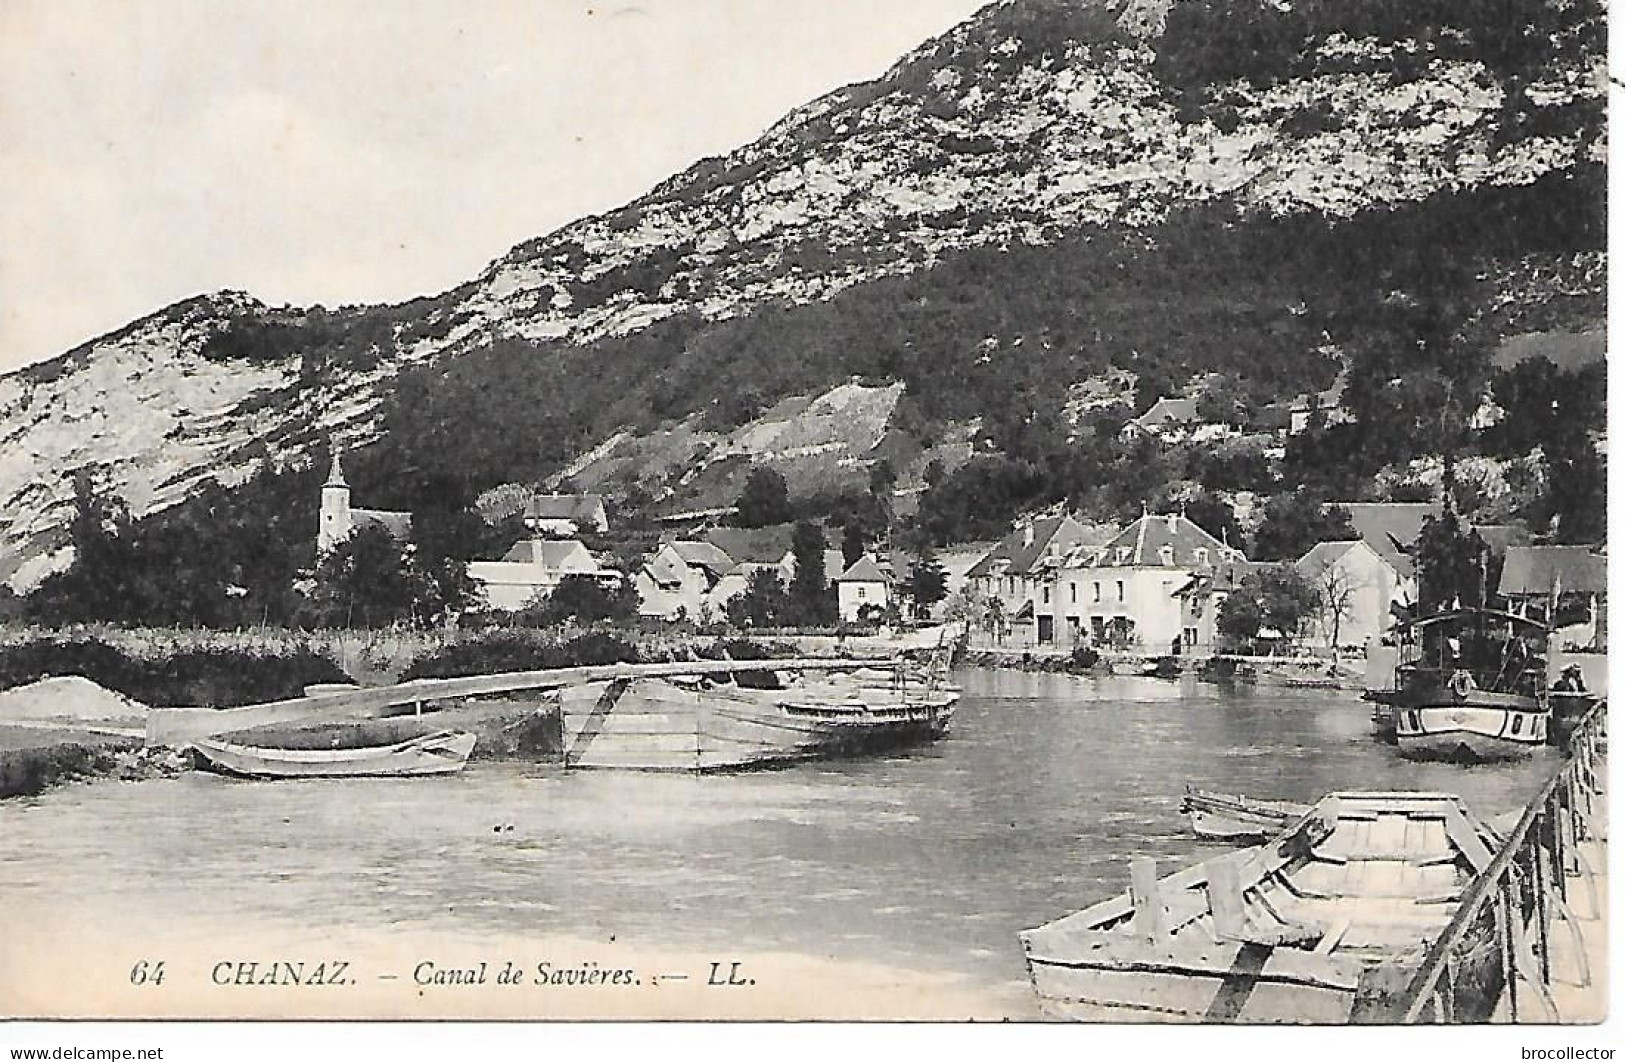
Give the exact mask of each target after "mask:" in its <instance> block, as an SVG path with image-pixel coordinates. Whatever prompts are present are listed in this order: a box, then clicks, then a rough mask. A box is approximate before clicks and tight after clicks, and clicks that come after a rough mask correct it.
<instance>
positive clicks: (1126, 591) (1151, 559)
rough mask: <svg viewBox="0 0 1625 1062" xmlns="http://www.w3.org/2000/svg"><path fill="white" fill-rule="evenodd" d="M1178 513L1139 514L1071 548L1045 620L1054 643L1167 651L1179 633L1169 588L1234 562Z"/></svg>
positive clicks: (1233, 553)
mask: <svg viewBox="0 0 1625 1062" xmlns="http://www.w3.org/2000/svg"><path fill="white" fill-rule="evenodd" d="M1245 559H1246V558H1245V557H1243V555H1242V553H1241V551H1240V550H1238V549H1235V548H1233V547H1231V546H1229V545H1227V544H1226V543H1224V542H1221V541H1220V540H1219V539H1217V538H1214V537H1213V536H1212V535H1210V534H1208V533H1207V532H1206V531H1204V530H1203V529H1202V528H1200V527H1198V526H1197V525H1196V524H1195V523H1194V522H1192V521H1191V520H1190V519H1189V518H1188V517H1186V516H1185V515H1184V514H1183V513H1167V514H1164V515H1156V516H1153V515H1151V514H1149V513H1143V512H1142V514H1141V515H1140V518H1139V519H1138V520H1136V521H1134V523H1132V524H1130V525H1129V526H1128V527H1126V528H1124V529H1123V530H1122V531H1121V532H1120V533H1118V534H1117V535H1116V536H1115V537H1113V538H1111V539H1109V540H1108V541H1107V542H1106V543H1105V544H1104V545H1101V546H1098V547H1096V548H1095V549H1092V550H1078V551H1074V553H1073V554H1072V555H1070V556H1068V557H1067V558H1065V559H1064V560H1063V561H1062V563H1061V564H1060V565H1059V567H1058V569H1057V571H1056V573H1055V575H1056V577H1055V585H1054V591H1055V594H1054V596H1055V601H1054V604H1053V606H1052V608H1053V616H1054V620H1053V626H1054V629H1055V630H1056V631H1057V632H1058V640H1059V641H1060V642H1061V644H1064V645H1065V644H1078V643H1080V642H1088V643H1091V644H1094V645H1099V646H1113V647H1118V648H1129V647H1134V648H1142V649H1146V650H1149V651H1153V652H1157V653H1165V652H1175V651H1177V646H1178V645H1179V644H1180V643H1181V642H1182V640H1183V637H1184V627H1185V624H1184V616H1183V613H1182V601H1181V599H1180V598H1178V597H1176V596H1175V594H1176V593H1177V592H1178V591H1179V590H1181V589H1183V588H1184V587H1185V586H1186V585H1187V584H1188V583H1189V582H1190V581H1191V578H1192V576H1194V575H1195V574H1196V573H1198V572H1201V571H1205V570H1209V569H1211V568H1213V567H1214V566H1216V565H1218V564H1221V563H1226V562H1235V561H1242V560H1245Z"/></svg>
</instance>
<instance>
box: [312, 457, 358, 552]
mask: <svg viewBox="0 0 1625 1062" xmlns="http://www.w3.org/2000/svg"><path fill="white" fill-rule="evenodd" d="M349 537H350V485H349V484H348V483H346V482H344V469H342V468H340V467H339V451H338V447H337V446H335V447H333V467H332V468H331V469H329V470H328V473H327V482H326V483H323V484H322V517H321V524H320V525H319V526H318V527H317V529H316V555H317V556H318V557H319V556H321V555H322V554H324V553H326V552H327V551H328V550H330V549H332V548H333V547H334V546H336V545H338V544H339V543H340V542H343V541H344V540H345V539H347V538H349Z"/></svg>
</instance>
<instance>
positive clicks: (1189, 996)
mask: <svg viewBox="0 0 1625 1062" xmlns="http://www.w3.org/2000/svg"><path fill="white" fill-rule="evenodd" d="M1494 840H1495V839H1494V835H1493V834H1491V833H1490V832H1489V830H1488V828H1487V827H1485V826H1484V825H1483V824H1482V823H1480V822H1479V821H1478V820H1477V819H1475V818H1474V817H1473V815H1472V814H1471V812H1469V811H1468V809H1467V808H1466V806H1465V805H1464V804H1463V803H1462V801H1461V798H1460V797H1457V796H1453V795H1450V794H1444V793H1335V794H1332V795H1330V796H1327V797H1325V798H1323V799H1322V800H1321V801H1319V802H1318V803H1317V804H1315V805H1314V807H1313V808H1312V809H1311V810H1310V811H1309V812H1308V813H1307V814H1305V815H1303V816H1302V817H1300V818H1299V819H1297V820H1296V821H1295V822H1294V823H1293V824H1292V825H1291V826H1289V827H1288V828H1287V829H1286V830H1284V831H1282V832H1281V833H1280V834H1278V835H1276V836H1275V838H1274V839H1273V840H1272V841H1271V842H1270V843H1268V844H1266V845H1262V846H1259V847H1255V848H1248V849H1243V850H1242V851H1240V852H1235V853H1228V854H1226V855H1223V856H1220V857H1218V858H1215V859H1210V860H1207V861H1205V862H1202V863H1198V864H1196V865H1195V866H1191V867H1188V868H1186V869H1185V870H1182V871H1180V872H1178V873H1176V874H1173V875H1170V876H1168V877H1164V878H1161V879H1160V880H1159V878H1158V875H1157V871H1156V865H1155V861H1154V860H1151V859H1149V858H1139V859H1136V860H1134V861H1133V862H1132V863H1131V865H1130V871H1131V878H1132V887H1131V888H1130V890H1129V891H1128V892H1127V893H1124V894H1123V895H1121V896H1118V897H1116V898H1115V899H1110V900H1106V901H1104V902H1101V903H1097V904H1095V905H1094V906H1092V907H1089V908H1087V909H1085V910H1082V911H1079V912H1077V913H1076V914H1072V915H1068V916H1066V917H1065V918H1062V919H1059V920H1058V921H1055V922H1051V923H1050V924H1048V925H1045V926H1042V927H1040V928H1038V929H1032V930H1028V931H1027V932H1025V933H1023V934H1021V942H1022V946H1023V949H1024V950H1025V953H1026V958H1027V967H1028V971H1029V974H1030V976H1031V979H1032V983H1033V988H1034V989H1035V990H1036V992H1037V994H1038V998H1039V1004H1040V1006H1041V1007H1042V1009H1043V1010H1044V1012H1045V1013H1046V1014H1047V1015H1049V1016H1051V1017H1058V1018H1069V1019H1073V1020H1079V1021H1129V1022H1143V1021H1163V1022H1238V1023H1277V1024H1279V1023H1286V1024H1341V1023H1351V1022H1363V1021H1373V1020H1379V1019H1380V1018H1381V1017H1382V1015H1384V1014H1386V1013H1387V1010H1386V1003H1387V1001H1388V998H1389V997H1390V996H1391V994H1392V993H1393V992H1394V991H1395V990H1396V988H1397V987H1398V986H1402V985H1403V984H1404V983H1405V982H1406V980H1407V978H1408V977H1409V975H1410V974H1411V973H1412V972H1414V970H1415V969H1417V968H1418V967H1419V965H1420V963H1421V962H1422V959H1423V957H1424V954H1425V952H1426V949H1427V948H1428V946H1429V945H1430V944H1431V943H1432V942H1433V941H1434V940H1435V939H1437V938H1438V937H1439V935H1440V934H1441V933H1442V932H1443V931H1444V929H1445V927H1446V926H1448V925H1449V924H1450V921H1451V918H1452V917H1453V916H1454V914H1455V912H1456V909H1457V906H1458V905H1459V903H1460V901H1461V897H1462V894H1463V892H1464V890H1465V889H1466V888H1467V887H1468V886H1469V885H1470V884H1471V882H1472V881H1473V879H1474V877H1475V876H1476V875H1478V874H1480V873H1482V872H1483V871H1484V870H1485V869H1486V868H1487V867H1488V866H1489V865H1490V862H1491V860H1492V858H1493V851H1492V848H1493V845H1494ZM1486 918H1487V919H1488V920H1487V921H1486V924H1485V925H1484V926H1483V927H1482V934H1481V936H1482V940H1481V941H1480V940H1477V939H1476V938H1475V941H1474V943H1473V946H1472V947H1469V948H1467V949H1464V951H1463V953H1462V954H1463V959H1462V965H1461V968H1460V975H1461V976H1460V980H1459V982H1458V983H1459V985H1461V986H1462V987H1461V991H1460V996H1459V998H1458V1003H1459V1004H1460V1006H1461V1008H1462V1011H1463V1012H1465V1013H1473V1014H1481V1016H1480V1017H1478V1019H1477V1020H1484V1019H1485V1018H1487V1017H1488V1015H1489V1012H1490V1009H1491V1008H1492V1007H1493V1005H1494V1001H1495V999H1496V997H1497V995H1498V994H1499V991H1500V984H1499V982H1498V978H1499V973H1498V971H1499V965H1498V958H1499V956H1498V955H1497V954H1496V952H1495V948H1494V946H1493V928H1494V927H1493V918H1492V917H1490V913H1489V912H1486ZM1468 1020H1472V1019H1468Z"/></svg>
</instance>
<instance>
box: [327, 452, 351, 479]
mask: <svg viewBox="0 0 1625 1062" xmlns="http://www.w3.org/2000/svg"><path fill="white" fill-rule="evenodd" d="M322 486H324V487H348V486H349V484H348V483H346V482H344V469H343V468H341V467H339V448H338V447H337V446H335V447H333V467H332V468H330V469H328V471H327V482H326V483H323V484H322Z"/></svg>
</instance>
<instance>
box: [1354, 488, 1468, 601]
mask: <svg viewBox="0 0 1625 1062" xmlns="http://www.w3.org/2000/svg"><path fill="white" fill-rule="evenodd" d="M1326 505H1327V507H1328V508H1330V507H1332V506H1336V507H1338V508H1342V509H1345V510H1347V511H1348V514H1349V524H1350V526H1352V527H1353V528H1354V534H1355V536H1356V537H1358V538H1359V539H1360V540H1361V541H1363V542H1364V543H1366V545H1368V546H1370V547H1371V548H1372V549H1373V550H1375V551H1376V552H1377V555H1378V556H1380V557H1382V558H1383V559H1384V560H1386V561H1387V562H1388V563H1389V564H1390V565H1392V567H1393V569H1394V571H1395V572H1396V573H1397V574H1398V575H1399V576H1400V577H1401V578H1405V579H1414V578H1415V577H1416V563H1415V561H1413V560H1412V559H1411V550H1412V548H1413V547H1415V545H1416V540H1417V538H1419V537H1420V536H1421V534H1422V524H1423V523H1424V522H1426V520H1427V519H1428V518H1429V517H1436V516H1438V515H1439V514H1440V513H1442V512H1443V511H1444V507H1443V506H1442V505H1440V504H1439V503H1438V502H1436V501H1429V502H1327V503H1326ZM1412 600H1414V597H1413V598H1412Z"/></svg>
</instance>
